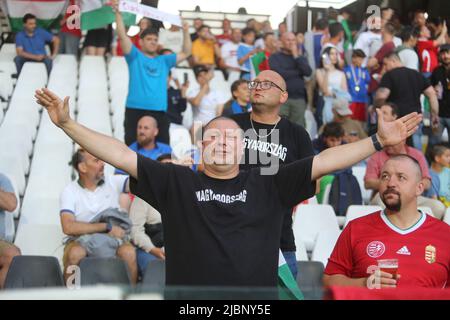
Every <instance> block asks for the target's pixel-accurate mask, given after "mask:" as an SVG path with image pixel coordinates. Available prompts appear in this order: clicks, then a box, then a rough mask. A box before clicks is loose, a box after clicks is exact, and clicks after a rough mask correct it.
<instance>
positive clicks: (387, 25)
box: [383, 22, 395, 35]
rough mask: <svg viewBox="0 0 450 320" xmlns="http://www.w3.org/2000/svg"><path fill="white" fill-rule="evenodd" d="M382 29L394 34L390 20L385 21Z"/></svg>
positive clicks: (393, 27)
mask: <svg viewBox="0 0 450 320" xmlns="http://www.w3.org/2000/svg"><path fill="white" fill-rule="evenodd" d="M383 31H384V32H387V33H389V34H390V35H394V34H395V26H394V25H393V24H392V23H391V22H387V23H386V24H385V25H384V27H383Z"/></svg>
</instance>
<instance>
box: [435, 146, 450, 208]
mask: <svg viewBox="0 0 450 320" xmlns="http://www.w3.org/2000/svg"><path fill="white" fill-rule="evenodd" d="M430 161H431V170H430V173H431V174H432V177H433V179H432V188H433V189H434V190H435V192H436V194H437V196H438V199H439V200H441V202H442V203H443V204H444V205H445V206H446V207H447V208H448V207H450V146H449V145H444V144H437V145H435V146H433V147H431V151H430ZM436 176H437V177H438V179H436V178H435V177H436Z"/></svg>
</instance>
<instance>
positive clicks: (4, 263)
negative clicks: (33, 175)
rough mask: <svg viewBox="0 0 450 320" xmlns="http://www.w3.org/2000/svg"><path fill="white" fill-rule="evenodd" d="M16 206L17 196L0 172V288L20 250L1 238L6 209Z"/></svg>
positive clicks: (4, 235) (3, 233) (10, 209)
mask: <svg viewBox="0 0 450 320" xmlns="http://www.w3.org/2000/svg"><path fill="white" fill-rule="evenodd" d="M16 207H17V198H16V195H15V194H14V188H13V186H12V184H11V181H9V179H8V178H7V177H6V176H5V175H3V174H1V173H0V289H2V288H3V285H4V283H5V279H6V274H7V273H8V269H9V266H10V264H11V261H12V259H13V258H14V257H15V256H18V255H20V250H19V248H17V247H16V246H14V245H13V244H12V243H9V242H7V241H6V240H2V239H4V238H5V237H6V230H5V222H6V215H7V214H11V213H9V212H6V211H10V212H12V211H14V210H15V209H16Z"/></svg>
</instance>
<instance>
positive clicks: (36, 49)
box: [14, 13, 59, 74]
mask: <svg viewBox="0 0 450 320" xmlns="http://www.w3.org/2000/svg"><path fill="white" fill-rule="evenodd" d="M47 43H52V49H53V52H52V55H51V56H47V52H46V51H45V45H46V44H47ZM16 51H17V56H16V57H15V58H14V62H15V63H16V67H17V74H20V71H21V70H22V67H23V65H24V64H25V62H29V61H31V62H42V63H44V64H45V67H46V68H47V72H48V73H49V74H50V71H51V69H52V62H53V59H54V58H55V57H56V55H57V54H58V51H59V38H58V37H56V36H54V35H52V34H51V33H50V32H48V31H46V30H44V29H42V28H38V27H37V24H36V17H35V16H34V15H32V14H30V13H27V14H26V15H25V16H24V17H23V31H21V32H19V33H18V34H17V35H16Z"/></svg>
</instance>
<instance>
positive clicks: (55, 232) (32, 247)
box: [14, 218, 64, 265]
mask: <svg viewBox="0 0 450 320" xmlns="http://www.w3.org/2000/svg"><path fill="white" fill-rule="evenodd" d="M63 239H64V234H63V232H62V230H61V225H37V224H26V223H24V222H23V221H22V218H21V219H20V222H19V226H18V228H17V235H16V239H15V241H14V244H15V245H16V246H17V247H19V248H20V250H21V251H22V254H23V255H36V256H53V257H55V258H57V259H58V261H59V262H60V263H61V265H62V257H63V252H64V245H63Z"/></svg>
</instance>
